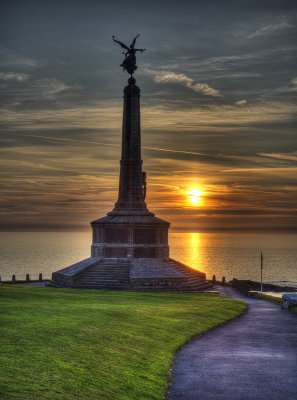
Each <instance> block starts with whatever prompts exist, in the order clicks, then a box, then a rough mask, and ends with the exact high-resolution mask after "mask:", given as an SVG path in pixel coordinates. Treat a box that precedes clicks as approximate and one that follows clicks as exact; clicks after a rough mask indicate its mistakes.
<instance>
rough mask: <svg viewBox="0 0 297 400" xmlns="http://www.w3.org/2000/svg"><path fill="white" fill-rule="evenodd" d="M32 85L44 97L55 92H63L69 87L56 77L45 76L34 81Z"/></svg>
mask: <svg viewBox="0 0 297 400" xmlns="http://www.w3.org/2000/svg"><path fill="white" fill-rule="evenodd" d="M34 86H35V87H36V88H37V89H39V90H40V91H41V93H42V94H43V96H45V97H48V96H53V95H55V94H57V93H60V92H63V91H64V90H66V89H69V87H68V86H67V85H65V84H64V83H63V82H61V81H59V80H58V79H47V78H45V79H40V80H38V81H36V82H35V85H34Z"/></svg>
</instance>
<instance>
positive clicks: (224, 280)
mask: <svg viewBox="0 0 297 400" xmlns="http://www.w3.org/2000/svg"><path fill="white" fill-rule="evenodd" d="M225 283H226V278H225V277H224V276H223V278H222V285H225Z"/></svg>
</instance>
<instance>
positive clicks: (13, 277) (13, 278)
mask: <svg viewBox="0 0 297 400" xmlns="http://www.w3.org/2000/svg"><path fill="white" fill-rule="evenodd" d="M11 281H12V283H15V281H16V279H15V275H14V274H13V275H12V278H11Z"/></svg>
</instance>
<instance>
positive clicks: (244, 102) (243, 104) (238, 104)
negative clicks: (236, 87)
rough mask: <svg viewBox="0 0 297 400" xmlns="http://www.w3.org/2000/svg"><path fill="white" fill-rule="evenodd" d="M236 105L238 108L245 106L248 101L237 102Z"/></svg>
mask: <svg viewBox="0 0 297 400" xmlns="http://www.w3.org/2000/svg"><path fill="white" fill-rule="evenodd" d="M235 104H236V105H237V106H245V105H246V104H247V101H246V100H239V101H236V102H235Z"/></svg>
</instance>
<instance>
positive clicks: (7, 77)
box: [0, 72, 29, 81]
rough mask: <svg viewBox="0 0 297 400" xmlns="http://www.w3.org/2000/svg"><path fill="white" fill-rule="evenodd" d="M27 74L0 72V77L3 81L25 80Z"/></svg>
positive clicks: (27, 76)
mask: <svg viewBox="0 0 297 400" xmlns="http://www.w3.org/2000/svg"><path fill="white" fill-rule="evenodd" d="M28 78H29V75H27V74H22V73H18V72H0V79H1V80H3V81H25V80H26V79H28Z"/></svg>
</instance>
